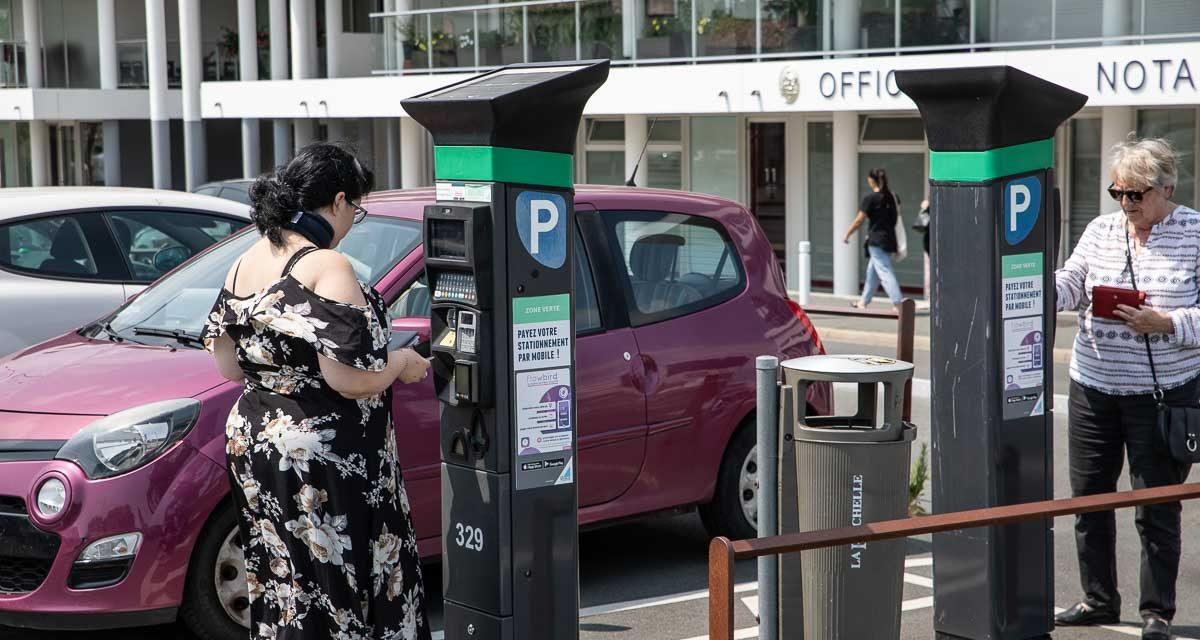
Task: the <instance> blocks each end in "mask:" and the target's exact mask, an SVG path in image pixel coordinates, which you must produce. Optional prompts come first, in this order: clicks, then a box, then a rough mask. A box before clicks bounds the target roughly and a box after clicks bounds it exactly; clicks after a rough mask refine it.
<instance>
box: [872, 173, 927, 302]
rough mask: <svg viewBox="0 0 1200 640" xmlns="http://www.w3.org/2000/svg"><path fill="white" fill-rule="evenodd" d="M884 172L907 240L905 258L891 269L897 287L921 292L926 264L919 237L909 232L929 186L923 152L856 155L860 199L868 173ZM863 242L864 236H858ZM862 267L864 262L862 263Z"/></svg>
mask: <svg viewBox="0 0 1200 640" xmlns="http://www.w3.org/2000/svg"><path fill="white" fill-rule="evenodd" d="M877 167H878V168H880V169H883V170H884V171H886V172H887V178H888V190H890V191H891V192H892V194H893V195H895V196H896V202H897V209H898V210H899V212H900V224H902V225H903V226H904V231H905V236H906V237H907V239H908V257H907V258H906V259H904V260H901V261H900V262H897V263H895V264H894V265H893V266H894V268H895V271H896V277H897V278H899V280H900V285H901V286H904V287H912V288H914V289H918V290H919V289H922V288H923V287H924V285H925V261H924V257H923V254H922V252H923V251H924V249H923V246H922V244H921V237H920V235H919V234H917V233H916V232H914V231H912V223H913V222H915V221H916V219H917V212H918V211H920V210H921V200H924V199H925V197H926V195H925V189H926V187H927V185H928V184H929V181H928V180H927V178H926V176H925V153H924V152H923V151H907V150H903V151H901V150H897V151H894V152H884V153H868V152H860V153H859V154H858V188H859V197H862V196H864V195H866V194H867V190H868V187H867V173H868V172H870V171H871V169H874V168H877ZM860 237H862V238H865V237H866V235H865V234H860ZM864 264H865V262H864Z"/></svg>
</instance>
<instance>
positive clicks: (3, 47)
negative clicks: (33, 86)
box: [0, 40, 26, 89]
mask: <svg viewBox="0 0 1200 640" xmlns="http://www.w3.org/2000/svg"><path fill="white" fill-rule="evenodd" d="M24 86H26V80H25V43H24V42H13V41H11V40H0V89H15V88H18V87H24Z"/></svg>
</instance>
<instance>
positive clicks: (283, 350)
mask: <svg viewBox="0 0 1200 640" xmlns="http://www.w3.org/2000/svg"><path fill="white" fill-rule="evenodd" d="M372 182H373V178H372V175H371V172H370V171H369V170H367V169H366V168H364V167H363V166H362V164H361V163H359V161H358V159H357V158H355V157H354V156H353V155H352V154H351V153H350V152H349V151H347V150H346V149H343V148H342V147H340V146H337V145H332V144H326V143H318V144H313V145H310V146H307V147H305V148H304V149H301V150H300V152H299V153H297V154H296V157H295V158H293V159H292V161H291V162H289V163H288V164H287V166H285V167H281V168H280V169H279V170H278V171H276V172H275V173H274V174H271V175H265V176H262V177H260V178H259V179H258V180H256V181H255V183H254V186H253V187H251V188H250V200H251V204H252V206H253V214H252V215H253V219H254V223H255V224H256V225H257V226H258V229H259V231H260V232H261V233H262V236H263V237H262V239H261V240H259V241H258V242H257V243H256V244H254V245H252V246H251V247H250V248H249V249H247V250H246V253H245V254H243V255H242V257H241V259H239V260H238V261H237V263H236V264H235V265H234V266H233V268H232V269H230V271H229V274H228V275H227V276H226V279H225V286H224V288H222V290H221V292H220V293H219V294H218V296H217V301H216V303H215V304H214V305H213V309H212V312H211V314H210V315H209V318H208V322H207V323H206V324H205V329H204V342H205V346H206V347H207V348H208V349H209V350H210V351H212V353H213V355H214V356H215V357H216V360H217V368H218V370H219V371H220V372H221V374H222V375H224V376H225V377H226V378H228V379H230V380H234V381H237V382H245V385H246V390H245V392H244V393H243V394H242V397H241V399H240V400H239V401H238V403H237V405H236V406H235V407H234V408H233V411H231V412H230V414H229V420H228V422H227V423H226V426H225V435H226V448H225V453H226V458H227V460H228V465H229V471H230V475H231V481H232V483H233V501H234V504H235V505H236V506H237V510H238V513H239V515H240V518H239V525H240V531H241V539H242V548H243V549H244V550H245V554H246V573H245V576H246V583H247V588H248V590H249V598H250V623H251V624H250V634H251V636H253V637H254V638H293V639H313V640H316V639H318V638H319V639H321V640H326V639H328V638H362V639H364V640H365V639H368V638H372V639H383V638H388V639H389V640H390V639H392V638H396V639H403V640H428V638H429V635H430V631H429V624H428V622H427V620H426V617H425V587H424V584H423V583H422V578H421V564H420V561H419V558H418V555H417V541H416V537H415V536H414V534H413V532H414V530H413V526H412V519H411V516H410V515H409V501H408V496H407V495H406V494H405V491H404V482H403V480H402V478H401V476H400V464H399V460H398V457H397V443H396V433H395V428H394V425H393V424H392V413H391V411H392V396H391V387H392V384H393V383H394V382H396V381H397V380H399V381H401V382H406V383H411V382H416V381H417V380H420V379H421V378H422V377H423V376H425V375H426V373H427V370H428V368H429V364H428V362H426V360H425V359H424V358H422V357H421V356H419V355H418V354H416V353H414V352H413V351H412V350H411V349H399V350H389V349H388V343H389V334H390V327H391V325H390V324H389V322H388V318H387V307H386V305H385V304H384V302H383V299H382V298H381V297H380V295H379V293H378V292H376V291H375V290H374V289H373V288H371V287H370V286H368V285H366V284H364V283H363V282H361V281H359V280H358V278H357V276H356V275H355V273H354V269H353V268H352V267H351V266H350V262H349V261H348V260H346V256H344V255H342V254H341V253H338V252H337V251H333V249H334V248H335V247H337V245H338V243H339V242H341V240H342V239H343V238H345V237H346V235H347V234H348V233H350V230H351V228H352V227H353V225H354V224H355V223H357V222H361V221H362V220H363V219H364V218H365V217H366V214H367V211H366V210H365V209H363V208H362V206H361V205H360V204H359V202H360V201H361V199H362V197H363V196H365V195H366V194H367V192H369V191H370V190H371V187H372Z"/></svg>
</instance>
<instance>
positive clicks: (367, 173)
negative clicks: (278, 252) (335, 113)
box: [250, 142, 375, 245]
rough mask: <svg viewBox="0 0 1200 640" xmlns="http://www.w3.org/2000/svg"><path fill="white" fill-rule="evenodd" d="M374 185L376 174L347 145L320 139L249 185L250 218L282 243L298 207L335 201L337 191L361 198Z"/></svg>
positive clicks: (316, 206)
mask: <svg viewBox="0 0 1200 640" xmlns="http://www.w3.org/2000/svg"><path fill="white" fill-rule="evenodd" d="M374 188H375V174H373V173H371V170H370V169H368V168H366V167H365V166H363V164H362V163H361V162H359V161H358V158H356V157H354V152H353V151H352V150H351V149H350V148H348V147H346V146H345V145H341V144H336V143H330V142H317V143H314V144H310V145H308V146H307V147H304V148H303V149H301V150H300V151H299V152H297V153H296V156H295V157H294V158H292V159H291V161H290V162H288V163H287V165H286V166H284V167H280V168H278V169H276V170H275V171H274V172H273V173H267V174H263V175H261V176H259V177H258V179H257V180H255V181H254V184H253V185H251V186H250V207H251V210H250V218H251V219H252V220H254V224H255V226H257V227H258V230H259V232H260V233H262V234H263V235H264V236H266V237H267V238H268V239H269V240H270V241H271V243H272V244H275V245H281V244H283V235H282V233H281V231H282V230H283V226H284V224H286V223H287V222H288V221H289V220H291V219H292V216H294V215H296V212H297V211H310V212H312V211H316V210H317V209H320V208H321V207H325V206H328V205H330V204H333V199H334V198H335V197H337V194H338V192H345V193H346V198H347V199H348V200H351V201H358V200H359V199H361V198H362V197H363V196H365V195H367V194H368V193H370V192H371V190H372V189H374Z"/></svg>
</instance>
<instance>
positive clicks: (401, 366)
mask: <svg viewBox="0 0 1200 640" xmlns="http://www.w3.org/2000/svg"><path fill="white" fill-rule="evenodd" d="M417 360H420V361H424V358H422V357H421V356H420V355H417V353H416V352H414V351H413V350H412V349H404V350H401V351H391V352H388V363H387V367H386V368H384V370H383V371H363V370H362V369H358V368H355V367H352V366H350V365H348V364H342V363H340V362H338V361H337V360H333V359H330V358H326V357H325V356H320V355H319V356H317V362H318V363H319V364H320V366H321V375H322V376H324V377H325V382H326V383H328V384H329V386H330V387H332V388H333V390H334V391H337V392H338V393H340V394H342V395H343V396H345V397H347V398H350V399H351V400H358V399H360V398H370V397H371V396H376V395H379V394H380V393H383V391H384V390H385V389H387V388H388V387H390V386H392V383H393V382H395V381H396V379H397V378H401V377H403V378H404V381H405V382H412V381H413V380H412V379H411V377H412V376H411V374H412V371H413V369H414V368H416V366H417V365H418V364H419V363H418V362H417ZM423 372H424V371H423V369H422V373H423ZM406 373H408V374H409V375H407V376H406V375H405V374H406ZM417 379H420V378H417Z"/></svg>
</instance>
